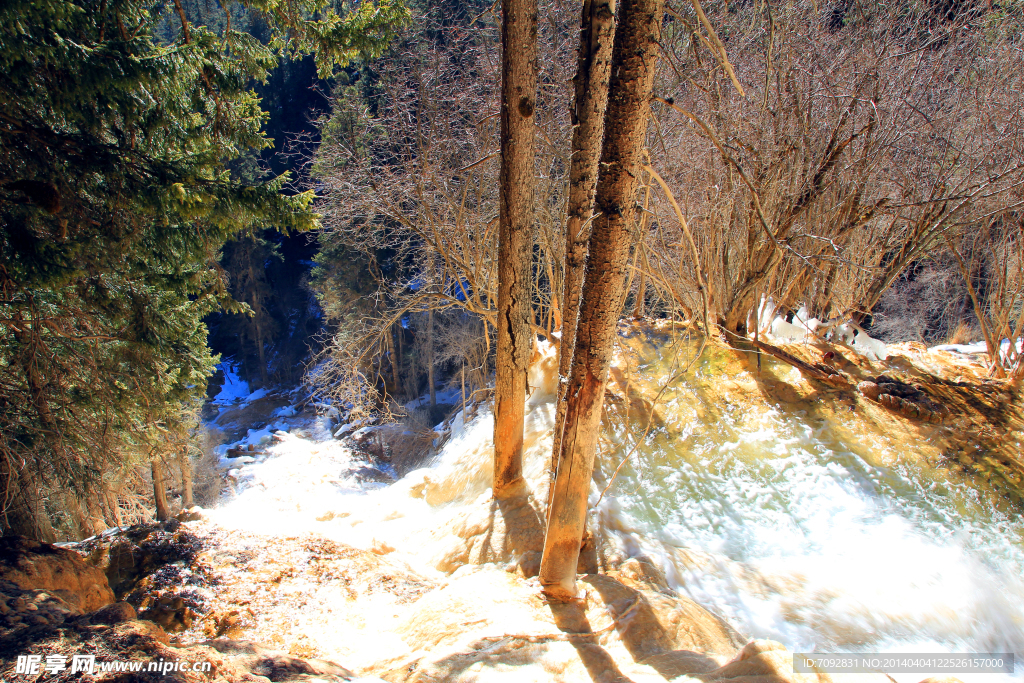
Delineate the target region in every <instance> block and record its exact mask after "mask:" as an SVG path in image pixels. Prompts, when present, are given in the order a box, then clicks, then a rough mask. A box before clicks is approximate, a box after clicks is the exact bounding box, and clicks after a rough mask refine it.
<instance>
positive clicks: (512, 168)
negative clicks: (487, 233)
mask: <svg viewBox="0 0 1024 683" xmlns="http://www.w3.org/2000/svg"><path fill="white" fill-rule="evenodd" d="M501 9H502V13H501V41H502V55H501V178H500V186H501V205H500V211H499V214H500V218H499V224H498V314H497V316H496V323H497V328H498V340H497V355H496V358H495V363H496V366H497V367H496V369H495V378H494V496H495V498H508V497H511V496H515V495H518V494H521V493H524V492H525V490H526V482H525V481H524V480H523V422H524V414H523V410H524V407H525V404H526V373H527V369H528V365H529V362H530V347H531V333H530V325H529V322H528V320H527V315H528V313H529V311H530V284H531V283H530V250H531V246H532V245H531V239H530V237H531V232H532V231H531V227H532V223H533V186H534V182H533V176H534V168H533V166H534V159H533V155H534V152H533V127H534V118H533V114H534V110H535V109H536V106H537V0H502V6H501Z"/></svg>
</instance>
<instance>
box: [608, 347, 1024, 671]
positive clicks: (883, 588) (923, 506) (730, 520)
mask: <svg viewBox="0 0 1024 683" xmlns="http://www.w3.org/2000/svg"><path fill="white" fill-rule="evenodd" d="M680 344H683V347H684V348H682V350H680V348H679V347H678V345H672V344H668V345H655V344H651V343H647V342H645V341H643V340H640V341H636V342H635V343H634V344H633V345H632V348H633V350H634V353H633V354H631V356H630V357H631V359H632V360H633V361H634V362H635V364H636V365H639V366H641V368H642V371H641V372H636V369H635V366H634V368H633V372H634V377H633V379H632V381H633V382H634V383H636V384H638V385H639V386H641V387H643V388H645V389H646V392H645V393H646V394H647V395H653V394H654V393H656V391H657V386H656V383H657V382H658V381H663V380H662V378H664V377H666V376H669V375H671V374H672V372H673V369H674V368H675V367H677V366H678V365H679V364H680V362H681V361H680V359H679V358H678V356H679V355H682V356H683V360H684V361H685V360H686V358H687V357H689V356H692V355H693V347H692V345H686V344H684V343H682V342H680ZM722 353H723V352H722V351H721V350H717V349H716V350H710V349H709V350H708V351H706V352H705V356H704V357H702V359H701V361H700V362H699V363H698V364H697V365H696V367H694V368H693V370H692V372H691V373H689V374H688V375H687V377H688V379H686V380H684V381H680V382H677V383H676V384H674V385H673V386H672V388H670V389H668V390H666V391H665V393H664V395H663V396H662V398H661V402H660V405H661V406H663V408H662V414H663V416H664V418H663V422H664V424H663V425H661V426H659V427H656V428H655V429H653V430H651V433H650V434H648V437H647V438H646V439H645V440H644V443H643V444H642V445H641V446H640V447H639V448H638V449H637V453H636V455H635V456H634V457H633V458H632V459H631V460H630V461H628V463H627V465H626V467H624V468H623V472H622V473H621V474H620V477H621V478H622V481H618V482H616V486H615V489H614V490H615V491H617V492H618V493H617V496H616V500H615V501H614V502H613V503H611V507H612V508H614V509H616V511H617V514H618V515H622V516H625V517H626V518H627V519H628V520H629V522H627V525H628V524H630V522H631V525H632V526H634V527H635V528H637V529H638V530H639V531H640V532H641V534H642V536H643V537H645V539H646V541H645V542H644V545H646V546H648V547H647V548H646V549H647V550H648V552H650V553H652V554H660V555H661V556H662V558H663V559H664V561H665V565H666V566H667V567H668V568H669V570H670V571H669V578H670V580H672V581H673V582H674V583H675V584H676V585H677V586H678V587H679V588H680V590H682V591H683V592H685V593H687V594H688V595H690V597H692V598H694V599H695V600H697V601H698V602H700V603H702V604H703V605H705V606H707V607H709V608H710V609H712V610H715V611H718V612H719V613H720V614H722V615H723V616H725V617H726V618H727V620H729V621H730V622H731V623H733V624H734V625H735V626H737V627H738V628H739V629H740V630H741V631H743V632H745V633H747V634H749V635H751V636H753V637H763V638H772V639H775V640H780V641H782V642H784V643H785V644H786V645H787V646H788V647H789V648H790V649H791V650H795V651H805V652H806V651H818V652H850V651H860V652H879V651H881V652H900V651H902V652H1013V653H1016V657H1017V662H1018V664H1020V663H1021V662H1022V655H1024V581H1022V576H1024V519H1022V518H1021V516H1020V514H1019V511H1016V510H1014V509H1012V508H1010V507H1009V506H1006V505H1004V504H1002V503H1000V502H999V499H998V497H997V496H991V495H987V494H986V493H985V492H979V490H978V489H977V488H976V486H977V483H976V482H968V481H966V480H964V479H963V475H960V474H958V473H956V472H954V471H952V470H950V469H949V468H943V467H933V466H929V465H928V463H926V462H924V461H922V460H921V459H920V458H918V457H916V455H915V453H914V452H913V451H914V445H913V444H906V450H905V451H904V452H900V451H899V450H898V449H896V448H893V447H892V446H891V444H889V445H886V446H879V445H878V442H875V444H872V443H871V442H870V440H864V439H851V438H848V437H849V433H848V430H846V429H843V428H841V427H839V426H838V425H836V424H835V422H834V420H835V416H834V414H832V415H823V414H822V415H815V406H814V405H813V404H808V405H804V406H800V405H799V404H798V406H797V408H795V409H794V408H793V407H792V406H789V407H788V409H787V408H783V407H780V406H776V407H769V406H767V405H762V406H752V407H751V406H745V405H741V404H738V403H737V404H734V405H732V406H729V404H728V403H727V404H726V406H727V407H726V408H725V409H721V410H719V411H718V413H717V414H715V415H713V416H712V415H710V414H708V413H710V411H711V410H713V408H712V407H710V406H709V409H708V413H705V414H704V415H703V416H702V419H689V420H687V419H681V418H685V416H686V415H688V414H693V412H694V407H695V406H701V405H703V404H710V403H711V402H710V401H708V400H707V396H708V392H711V391H715V390H716V389H715V388H716V387H719V389H718V391H727V389H723V388H721V379H722V377H721V372H722V368H721V367H719V366H718V361H719V360H720V358H719V356H720V355H721V354H722ZM763 363H764V364H765V367H764V372H765V373H773V372H774V373H775V375H776V376H782V377H784V376H785V375H786V374H787V373H790V372H795V371H791V370H790V369H789V368H788V367H786V366H782V367H779V366H778V365H777V364H773V363H770V362H769V361H768V360H764V361H763ZM742 372H745V373H748V374H749V371H747V370H744V371H742ZM645 383H646V384H647V385H648V386H644V385H645ZM716 403H717V404H718V405H719V406H721V405H722V403H721V401H717V402H716ZM634 429H635V424H634ZM633 440H635V437H633V439H629V438H621V439H617V441H620V442H626V443H632V442H633ZM879 451H882V452H879ZM620 452H621V451H620ZM612 460H614V458H612ZM674 549H685V550H686V551H687V552H684V553H679V552H673V550H674ZM1020 668H1021V667H1020V666H1018V668H1017V676H1018V677H1021V676H1022V674H1024V672H1022V671H1020ZM896 677H897V678H899V675H896ZM961 677H962V678H965V679H966V678H970V676H968V675H961ZM988 677H989V676H988V675H986V676H982V678H988ZM906 678H907V679H908V680H909V679H913V678H914V676H913V675H908V676H907V677H906ZM915 680H916V679H915Z"/></svg>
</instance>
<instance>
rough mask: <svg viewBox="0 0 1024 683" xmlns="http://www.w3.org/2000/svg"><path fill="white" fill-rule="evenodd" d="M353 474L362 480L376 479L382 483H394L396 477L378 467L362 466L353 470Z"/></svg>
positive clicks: (375, 480)
mask: <svg viewBox="0 0 1024 683" xmlns="http://www.w3.org/2000/svg"><path fill="white" fill-rule="evenodd" d="M352 476H353V477H355V478H356V479H358V480H359V481H362V482H367V481H374V482H378V483H381V484H391V483H394V481H395V480H394V478H393V477H391V476H390V475H389V474H387V473H386V472H384V471H382V470H379V469H377V468H376V467H360V468H359V469H357V470H356V471H354V472H352Z"/></svg>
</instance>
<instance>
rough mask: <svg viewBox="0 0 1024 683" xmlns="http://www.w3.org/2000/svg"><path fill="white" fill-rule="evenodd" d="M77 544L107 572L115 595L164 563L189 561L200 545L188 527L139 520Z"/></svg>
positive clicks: (94, 563) (91, 560)
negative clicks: (171, 527) (169, 528)
mask: <svg viewBox="0 0 1024 683" xmlns="http://www.w3.org/2000/svg"><path fill="white" fill-rule="evenodd" d="M193 510H195V508H193ZM190 512H191V511H190ZM76 547H77V549H78V550H79V552H83V553H88V554H89V563H90V564H92V565H94V566H95V567H97V568H99V569H101V570H102V571H103V572H104V573H106V577H107V581H108V582H109V585H110V588H111V589H112V590H113V591H114V595H115V596H117V597H118V598H123V597H125V596H127V595H128V593H130V592H131V591H132V590H133V589H134V588H135V586H136V584H137V583H138V582H139V581H140V580H141V579H143V578H144V577H146V576H149V575H151V574H154V573H155V572H156V571H157V570H159V569H160V568H161V567H163V566H165V565H168V564H171V563H175V562H181V563H183V564H186V565H187V564H189V563H190V562H191V561H192V559H193V558H194V557H195V556H196V554H197V553H198V552H199V550H200V548H201V545H200V543H199V540H198V539H197V538H196V537H195V536H194V535H193V534H191V533H190V532H189V531H187V530H186V529H180V528H179V529H178V530H177V531H174V532H170V531H166V530H165V528H164V526H163V525H161V524H159V523H156V524H137V525H135V526H133V527H130V528H129V529H126V530H123V531H119V532H118V533H116V534H113V535H111V536H109V537H105V538H97V539H89V540H86V541H82V542H81V543H79V544H77V546H76ZM107 602H113V599H111V600H108V601H107ZM104 604H106V603H104ZM97 607H99V605H97ZM93 609H95V608H93ZM86 611H91V610H86Z"/></svg>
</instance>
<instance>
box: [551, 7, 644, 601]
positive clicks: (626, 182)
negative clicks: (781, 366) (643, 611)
mask: <svg viewBox="0 0 1024 683" xmlns="http://www.w3.org/2000/svg"><path fill="white" fill-rule="evenodd" d="M662 10H663V0H622V2H621V4H620V11H619V23H618V28H617V29H616V32H615V47H614V49H613V53H612V77H611V85H610V96H609V99H608V109H607V113H606V116H605V133H604V145H603V149H602V151H601V166H600V168H601V171H600V177H599V179H598V182H597V198H596V204H597V207H596V208H597V217H596V218H595V219H594V221H593V227H592V230H591V235H590V241H589V250H588V251H589V255H588V257H587V266H586V274H585V277H584V282H583V292H582V296H581V300H580V309H579V320H578V322H577V326H576V345H575V347H574V349H573V358H572V369H571V371H570V376H569V385H568V387H567V389H566V412H565V429H564V431H563V433H562V444H561V450H560V452H559V458H558V472H557V474H556V477H555V486H554V491H553V495H552V497H551V508H550V510H549V511H548V525H547V534H546V535H545V538H544V556H543V559H542V560H541V568H540V582H541V586H542V587H543V591H544V593H545V594H546V595H547V596H548V597H549V598H551V599H553V600H571V599H573V598H575V597H576V564H577V562H578V561H579V554H580V543H581V541H582V539H583V529H584V525H585V523H586V516H587V496H588V493H589V492H590V480H591V477H592V475H593V471H594V455H595V452H596V450H597V436H598V430H599V428H600V423H601V408H602V406H603V403H604V390H605V386H606V385H607V384H608V368H609V367H610V365H611V359H612V353H613V346H614V341H615V330H616V325H617V323H618V317H619V314H620V312H621V308H622V306H623V303H624V299H625V297H624V293H625V292H624V289H625V283H626V274H627V266H628V262H629V252H630V249H631V248H632V246H633V244H634V243H635V242H636V240H637V237H638V228H637V226H638V225H639V224H640V216H639V212H638V210H637V201H636V200H637V196H636V195H637V188H638V185H639V182H640V169H641V165H640V160H641V153H642V151H643V147H644V138H645V134H646V132H647V117H648V113H649V111H650V105H649V101H650V97H651V87H652V84H653V80H654V64H655V61H656V59H657V41H658V37H659V34H660V30H659V29H660V26H661V16H662Z"/></svg>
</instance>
